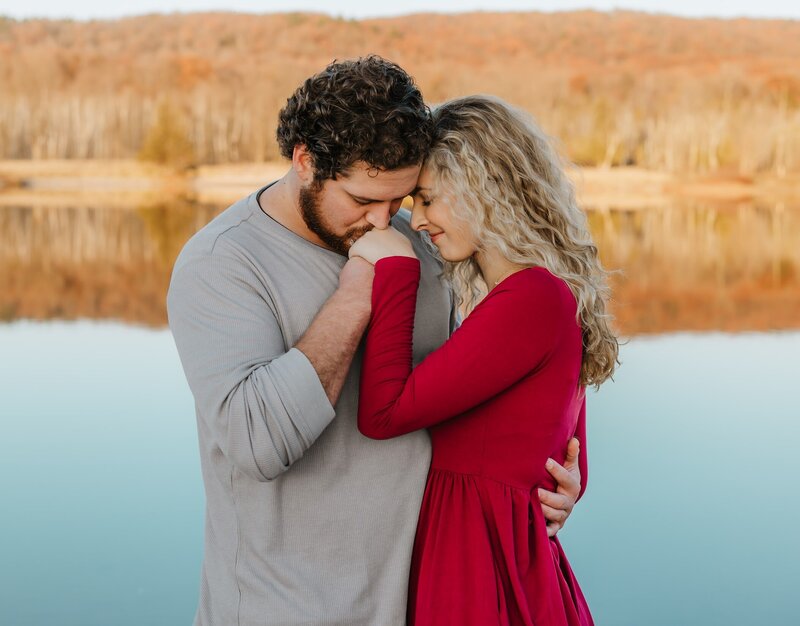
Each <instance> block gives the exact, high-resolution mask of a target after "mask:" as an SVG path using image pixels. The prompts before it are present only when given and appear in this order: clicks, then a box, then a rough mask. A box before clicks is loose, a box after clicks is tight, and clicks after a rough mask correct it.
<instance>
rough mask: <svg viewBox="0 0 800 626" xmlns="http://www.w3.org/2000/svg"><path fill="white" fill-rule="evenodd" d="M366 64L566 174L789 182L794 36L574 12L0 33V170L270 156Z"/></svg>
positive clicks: (72, 26) (798, 83)
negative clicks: (484, 105) (466, 105)
mask: <svg viewBox="0 0 800 626" xmlns="http://www.w3.org/2000/svg"><path fill="white" fill-rule="evenodd" d="M370 52H375V53H378V54H381V55H383V56H386V57H388V58H390V59H392V60H395V61H397V62H398V63H400V64H401V65H402V66H403V67H404V68H406V69H407V70H408V71H409V72H411V73H412V74H413V75H414V76H415V77H416V79H417V81H418V82H419V84H420V86H421V88H422V90H423V93H424V95H425V97H426V99H427V100H428V101H429V102H431V103H435V102H438V101H442V100H445V99H447V98H451V97H454V96H458V95H464V94H468V93H475V92H485V93H494V94H497V95H499V96H501V97H504V98H506V99H508V100H510V101H512V102H514V103H516V104H517V105H519V106H521V107H523V108H525V109H527V110H529V111H531V112H532V113H533V114H534V115H535V116H536V117H537V118H538V119H539V121H540V122H541V124H542V125H543V126H544V127H545V129H546V130H547V131H548V132H549V133H550V134H551V135H554V136H555V137H557V138H558V140H559V142H560V143H561V145H562V147H563V150H564V152H565V153H566V155H567V156H568V157H569V158H570V159H572V160H573V161H575V162H577V163H578V164H581V165H594V166H615V165H638V166H643V167H647V168H652V169H659V170H667V171H673V172H675V171H677V172H692V173H706V172H726V173H729V174H730V173H734V174H740V175H744V176H748V175H751V174H754V173H758V172H769V173H774V174H776V175H779V176H782V175H784V174H787V173H793V172H794V173H796V172H800V21H767V20H689V19H681V18H675V17H669V16H659V15H648V14H641V13H631V12H613V13H597V12H590V11H585V12H572V13H556V14H540V13H518V14H482V13H472V14H463V15H456V16H452V15H446V16H445V15H413V16H407V17H399V18H392V19H379V20H344V19H335V18H330V17H326V16H322V15H315V14H300V13H297V14H283V15H265V16H253V15H243V14H232V13H206V14H190V15H167V16H159V15H151V16H144V17H136V18H128V19H122V20H115V21H93V22H72V21H50V20H26V21H15V20H11V19H3V18H0V158H14V159H17V158H20V159H26V158H34V159H39V158H98V159H108V158H129V157H132V156H137V155H138V156H140V157H142V158H146V159H150V160H155V161H162V162H168V163H172V164H175V165H177V166H189V165H193V164H203V163H222V162H238V161H263V160H271V159H275V158H278V151H277V147H276V144H275V138H274V135H275V122H276V118H277V113H278V111H279V110H280V108H281V106H282V105H283V104H284V103H285V101H286V98H287V97H288V96H289V95H290V94H291V92H292V91H293V90H294V88H295V87H296V86H297V85H298V84H299V83H300V82H301V81H302V80H303V79H304V78H305V77H306V76H308V75H310V74H311V73H313V72H315V71H317V70H319V69H321V68H322V67H324V66H325V65H326V64H327V63H328V62H330V61H331V60H332V59H334V58H339V59H342V58H350V57H356V56H360V55H364V54H367V53H370Z"/></svg>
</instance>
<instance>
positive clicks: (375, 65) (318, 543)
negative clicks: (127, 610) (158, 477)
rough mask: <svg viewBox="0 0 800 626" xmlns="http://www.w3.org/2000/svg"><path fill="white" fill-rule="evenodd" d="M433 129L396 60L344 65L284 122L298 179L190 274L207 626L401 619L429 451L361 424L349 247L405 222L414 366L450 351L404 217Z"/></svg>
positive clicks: (202, 616) (429, 270) (433, 273)
mask: <svg viewBox="0 0 800 626" xmlns="http://www.w3.org/2000/svg"><path fill="white" fill-rule="evenodd" d="M430 134H431V122H430V118H429V112H428V109H427V107H426V106H425V104H424V103H423V101H422V96H421V94H420V92H419V90H418V89H417V88H416V86H415V85H414V83H413V80H412V79H411V78H410V77H409V76H408V75H407V74H406V73H405V72H404V71H403V70H402V69H400V68H399V67H398V66H396V65H394V64H392V63H389V62H387V61H385V60H383V59H381V58H379V57H367V58H364V59H359V60H357V61H349V62H342V63H333V64H332V65H330V66H329V67H328V68H326V69H325V70H324V71H323V72H321V73H319V74H317V75H315V76H312V77H311V78H309V79H308V80H306V81H305V83H304V84H303V85H302V86H301V87H300V88H298V90H297V91H296V92H295V94H294V95H293V96H292V97H291V98H290V99H289V101H288V102H287V105H286V107H285V108H284V109H283V110H282V111H281V114H280V123H279V128H278V141H279V143H280V147H281V151H282V153H283V155H284V156H286V157H288V158H290V159H291V160H292V167H291V169H290V170H289V172H288V173H287V174H286V175H285V176H284V177H283V178H282V179H280V180H279V181H277V182H275V183H273V184H271V185H268V186H266V187H265V188H263V189H261V190H260V191H258V192H256V193H254V194H252V195H250V196H248V197H246V198H243V199H242V200H240V201H238V202H236V203H235V204H233V205H232V206H231V207H230V208H228V209H227V210H226V211H224V212H223V213H222V214H221V215H220V216H218V217H217V218H216V219H215V220H213V221H212V222H211V223H209V224H208V225H207V226H206V227H205V228H203V229H202V230H201V231H200V232H198V233H197V234H196V235H195V236H194V237H193V238H192V239H191V240H190V241H189V242H188V243H187V244H186V246H185V248H184V249H183V251H182V252H181V255H180V257H179V258H178V260H177V262H176V264H175V269H174V272H173V276H172V282H171V285H170V291H169V295H168V310H169V319H170V327H171V329H172V332H173V335H174V337H175V342H176V344H177V346H178V351H179V353H180V356H181V360H182V363H183V367H184V370H185V372H186V377H187V379H188V381H189V385H190V387H191V389H192V393H193V394H194V397H195V402H196V411H197V423H198V433H199V442H200V459H201V465H202V471H203V479H204V482H205V489H206V498H207V506H206V540H205V557H204V563H203V572H202V580H201V590H200V605H199V608H198V611H197V616H196V620H195V623H196V624H200V625H206V624H213V625H224V626H229V625H233V624H241V625H250V624H260V625H263V624H280V625H283V626H286V625H290V624H337V625H344V624H348V625H354V624H365V625H367V624H369V625H384V624H385V625H390V624H391V625H395V624H404V623H405V609H406V594H407V590H406V585H407V580H408V570H409V564H410V558H411V546H412V542H413V538H414V531H415V527H416V522H417V514H418V511H419V506H420V502H421V498H422V493H423V488H424V485H425V479H426V475H427V470H428V465H429V460H430V443H429V439H428V435H427V433H425V432H415V433H411V434H409V435H406V436H404V437H400V438H397V439H392V440H389V441H373V440H369V439H367V438H365V437H363V436H362V435H360V434H359V432H358V430H357V428H356V423H355V422H356V413H357V410H356V408H357V400H358V378H359V367H360V352H359V350H358V346H359V343H360V340H361V337H362V334H363V332H364V330H365V329H366V326H367V323H368V321H369V316H370V298H371V284H372V267H371V266H370V265H369V264H367V263H366V262H364V261H363V260H361V259H354V260H352V261H348V260H347V256H346V255H347V250H348V249H349V247H350V245H351V244H352V243H353V242H354V241H355V240H356V239H358V237H360V236H361V235H362V234H364V233H365V232H367V231H368V230H370V229H372V228H381V229H383V228H387V227H388V225H389V221H390V219H392V217H394V220H393V222H392V225H393V226H395V227H396V228H397V229H398V230H400V231H401V232H403V233H405V234H406V235H407V236H408V237H409V238H410V239H411V241H412V244H413V246H414V248H415V250H416V252H417V255H418V256H419V257H420V259H421V262H422V268H423V269H422V281H421V284H420V290H419V298H418V309H417V321H416V328H415V337H414V358H415V361H416V362H419V361H420V360H422V359H423V358H424V357H425V355H426V354H428V353H429V352H431V351H432V350H434V349H435V348H437V347H438V346H439V345H441V344H442V343H443V342H444V341H445V340H446V339H447V337H448V335H449V333H450V332H451V330H452V327H453V320H454V319H455V314H454V311H455V307H454V305H453V302H452V298H451V295H450V292H449V290H448V288H447V287H446V286H445V285H444V284H443V283H442V281H441V279H440V277H439V275H440V270H441V268H440V266H439V264H438V262H437V261H436V260H435V259H434V258H433V257H432V256H431V254H430V252H429V250H428V248H426V247H425V244H424V242H422V241H421V240H420V238H419V237H418V236H417V235H416V234H415V233H413V231H412V230H411V228H410V227H409V224H408V218H407V215H405V214H404V212H400V213H398V210H399V208H400V204H401V202H402V200H403V198H404V197H405V196H406V195H408V194H409V193H410V192H411V190H412V189H413V188H414V186H415V183H416V180H417V176H418V174H419V170H420V165H421V163H422V161H423V159H424V156H425V152H426V150H427V147H428V145H429V142H430ZM573 447H574V446H573ZM571 452H573V454H574V452H575V451H574V450H571ZM554 475H555V476H556V477H557V479H558V480H559V484H560V489H559V491H561V492H563V493H561V494H546V495H545V498H546V499H547V502H548V504H550V505H552V508H551V506H545V512H546V515H547V517H548V519H550V520H551V521H552V523H553V531H555V530H557V529H558V527H559V526H560V524H562V523H563V521H564V519H566V516H567V515H568V514H569V511H570V510H571V508H572V505H573V504H574V501H575V498H576V496H577V492H578V488H579V486H578V483H579V478H578V477H576V476H574V475H570V473H569V472H568V471H567V470H565V469H564V468H561V467H560V466H557V467H555V468H554ZM465 549H469V547H468V546H465Z"/></svg>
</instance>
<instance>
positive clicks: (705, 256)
mask: <svg viewBox="0 0 800 626" xmlns="http://www.w3.org/2000/svg"><path fill="white" fill-rule="evenodd" d="M223 208H224V207H222V206H216V205H210V204H200V203H196V202H192V201H190V200H188V199H186V198H180V197H176V198H170V199H169V200H167V201H163V202H161V203H159V204H149V205H146V206H140V207H137V208H133V209H123V208H114V209H109V208H105V207H103V206H77V207H76V206H72V207H69V206H67V207H51V206H25V207H10V208H0V318H1V319H2V320H5V321H11V320H15V319H20V318H27V319H40V320H43V319H76V318H90V319H118V320H124V321H126V322H135V323H141V324H146V325H150V326H163V325H164V324H165V323H166V310H165V304H164V299H165V295H166V290H167V286H168V284H169V277H170V272H171V268H172V264H173V263H174V260H175V258H176V257H177V255H178V253H179V252H180V249H181V247H182V246H183V244H184V243H185V242H186V240H188V239H189V237H191V235H192V234H193V233H194V232H196V231H197V230H198V229H199V228H201V227H202V226H203V225H204V224H206V223H207V222H208V221H209V220H211V219H212V218H213V217H214V216H215V215H216V214H217V213H219V212H220V211H221V210H222V209H223ZM589 220H590V225H591V227H592V231H593V233H594V236H595V239H596V242H597V244H598V246H599V248H600V251H601V255H602V257H603V260H604V262H605V264H606V266H607V267H608V268H609V269H616V270H619V271H618V273H616V274H615V275H614V276H613V278H612V283H613V285H614V290H615V291H614V314H615V315H616V317H617V324H618V326H619V328H620V329H621V330H622V332H623V333H624V334H626V335H628V336H630V335H637V334H642V333H658V332H667V331H677V330H726V331H741V330H767V329H778V328H797V327H800V273H798V268H800V206H796V205H790V204H785V203H772V204H769V205H766V204H753V203H742V204H726V205H711V204H707V203H706V204H702V203H690V202H682V203H674V204H671V205H666V206H663V207H651V208H647V209H642V210H620V209H615V208H614V207H589Z"/></svg>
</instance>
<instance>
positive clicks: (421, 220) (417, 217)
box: [411, 206, 428, 230]
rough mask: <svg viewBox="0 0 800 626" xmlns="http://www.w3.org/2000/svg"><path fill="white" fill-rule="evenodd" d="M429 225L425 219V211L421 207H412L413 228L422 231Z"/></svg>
mask: <svg viewBox="0 0 800 626" xmlns="http://www.w3.org/2000/svg"><path fill="white" fill-rule="evenodd" d="M427 225H428V220H427V218H426V217H425V211H424V210H423V209H422V208H420V207H416V206H415V207H412V209H411V228H413V229H414V230H420V229H421V228H423V227H424V226H427Z"/></svg>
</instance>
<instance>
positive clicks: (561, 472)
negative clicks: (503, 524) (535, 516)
mask: <svg viewBox="0 0 800 626" xmlns="http://www.w3.org/2000/svg"><path fill="white" fill-rule="evenodd" d="M580 448H581V445H580V442H579V441H578V440H577V439H575V438H574V437H573V438H572V439H570V440H569V445H568V446H567V458H566V459H565V460H564V465H563V466H562V465H559V464H558V463H556V462H555V461H554V460H553V459H547V464H546V465H545V467H546V468H547V471H548V472H550V474H551V475H552V476H553V478H555V479H556V482H557V483H558V487H557V488H556V493H553V492H552V491H545V490H544V489H539V501H540V502H541V503H542V511H543V512H544V517H545V519H546V520H547V536H548V537H555V535H556V533H557V532H558V531H559V530H561V529H562V528H563V527H564V523H565V522H566V521H567V518H568V517H569V515H570V513H572V509H573V507H574V506H575V502H577V501H578V495H579V494H580V492H581V470H580V468H579V467H578V453H579V452H580Z"/></svg>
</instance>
